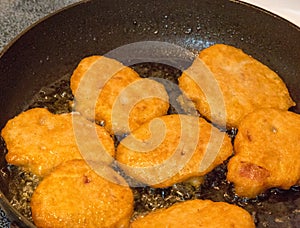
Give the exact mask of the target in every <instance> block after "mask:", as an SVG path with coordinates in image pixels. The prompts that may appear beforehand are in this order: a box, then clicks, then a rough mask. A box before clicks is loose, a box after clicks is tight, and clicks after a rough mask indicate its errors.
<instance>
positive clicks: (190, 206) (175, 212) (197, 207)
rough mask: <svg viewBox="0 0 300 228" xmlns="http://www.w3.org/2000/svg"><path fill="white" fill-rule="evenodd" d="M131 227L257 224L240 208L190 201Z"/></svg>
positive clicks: (148, 217)
mask: <svg viewBox="0 0 300 228" xmlns="http://www.w3.org/2000/svg"><path fill="white" fill-rule="evenodd" d="M130 227H132V228H137V227H143V228H144V227H155V228H157V227H205V228H215V227H222V228H223V227H224V228H225V227H226V228H227V227H228V228H229V227H230V228H232V227H237V228H240V227H243V228H250V227H251V228H254V227H255V224H254V222H253V219H252V217H251V215H250V214H249V213H248V212H247V211H245V210H244V209H242V208H240V207H238V206H235V205H231V204H228V203H224V202H213V201H210V200H189V201H185V202H181V203H177V204H174V205H173V206H171V207H169V208H167V209H160V210H157V211H154V212H151V213H149V214H148V215H146V216H145V217H140V218H138V219H136V220H135V221H133V222H132V223H131V226H130Z"/></svg>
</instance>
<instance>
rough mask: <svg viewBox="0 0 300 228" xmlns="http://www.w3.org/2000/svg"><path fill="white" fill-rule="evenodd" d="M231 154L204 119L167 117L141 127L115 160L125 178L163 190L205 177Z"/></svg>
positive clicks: (222, 137)
mask: <svg viewBox="0 0 300 228" xmlns="http://www.w3.org/2000/svg"><path fill="white" fill-rule="evenodd" d="M160 123H161V124H160ZM139 140H140V143H136V142H137V141H139ZM231 154H232V145H231V141H230V138H229V137H228V136H227V135H226V134H225V133H224V132H220V131H219V130H218V129H216V128H215V127H213V126H212V125H211V124H209V123H208V122H206V121H205V120H204V119H202V118H198V117H192V116H187V115H167V116H163V117H157V118H155V119H154V120H153V121H151V122H148V123H146V124H144V125H142V126H141V127H140V128H138V129H137V130H136V131H134V132H133V133H132V135H129V136H128V137H126V138H125V139H124V140H122V141H121V143H120V144H119V146H118V148H117V154H116V159H117V160H118V162H120V164H121V167H122V168H123V169H124V170H125V172H127V174H128V175H129V176H132V177H133V178H135V179H137V180H138V181H141V182H144V183H146V184H148V185H151V186H153V187H158V188H164V187H168V186H171V185H173V184H175V183H178V182H182V181H185V180H188V179H189V178H191V177H195V176H203V175H205V174H206V173H208V172H210V171H211V170H212V169H213V168H214V167H216V166H217V165H219V164H221V163H222V162H223V161H225V160H226V159H227V158H228V157H229V156H230V155H231ZM209 157H210V158H209ZM132 167H134V168H137V170H132V169H131V168H132ZM147 167H149V168H150V169H149V170H148V168H147ZM139 168H140V169H139Z"/></svg>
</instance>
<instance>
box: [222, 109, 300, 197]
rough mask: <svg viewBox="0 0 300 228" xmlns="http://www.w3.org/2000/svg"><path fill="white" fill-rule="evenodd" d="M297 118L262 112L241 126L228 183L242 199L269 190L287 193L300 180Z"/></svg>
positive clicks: (287, 114) (229, 166) (286, 112)
mask: <svg viewBox="0 0 300 228" xmlns="http://www.w3.org/2000/svg"><path fill="white" fill-rule="evenodd" d="M299 126H300V115H298V114H295V113H292V112H288V111H281V110H277V109H261V110H257V111H255V112H253V113H251V114H249V115H247V116H246V117H245V118H244V120H243V121H242V122H241V124H240V127H239V130H238V134H237V136H236V138H235V141H234V150H235V155H234V156H233V157H232V158H231V160H230V161H229V164H228V174H227V179H228V180H229V181H231V182H233V183H234V185H235V191H236V193H237V194H238V195H240V196H244V197H251V198H252V197H255V196H256V195H258V194H260V193H262V192H264V191H265V190H266V189H268V188H272V187H278V188H283V189H289V188H290V187H291V186H292V185H295V184H296V183H297V181H298V180H299V179H300V160H299V158H300V127H299Z"/></svg>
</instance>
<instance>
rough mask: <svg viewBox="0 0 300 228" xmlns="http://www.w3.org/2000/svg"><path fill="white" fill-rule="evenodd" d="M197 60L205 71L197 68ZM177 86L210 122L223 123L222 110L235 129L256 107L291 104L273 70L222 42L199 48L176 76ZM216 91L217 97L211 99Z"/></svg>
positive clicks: (227, 122) (278, 107) (284, 108)
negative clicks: (187, 65)
mask: <svg viewBox="0 0 300 228" xmlns="http://www.w3.org/2000/svg"><path fill="white" fill-rule="evenodd" d="M201 63H204V64H205V66H206V68H208V70H207V69H197V67H198V68H200V67H199V66H201ZM179 86H180V88H181V89H182V90H183V92H184V93H185V95H187V97H188V98H190V99H191V100H192V101H193V102H194V103H195V105H196V108H197V110H198V111H199V112H200V113H201V114H202V115H203V116H204V117H206V118H207V119H209V120H211V121H212V122H214V123H216V124H218V125H221V126H224V125H225V123H224V122H222V117H223V115H221V114H225V113H226V118H225V119H226V126H227V127H228V128H231V127H235V128H238V126H239V124H240V122H241V120H242V119H243V117H244V116H245V115H247V114H248V113H251V112H252V111H254V110H256V109H259V108H277V109H281V110H288V108H290V107H291V106H294V105H295V103H294V102H293V100H292V99H291V97H290V95H289V92H288V90H287V88H286V85H285V84H284V82H283V81H282V80H281V78H280V77H279V76H278V75H277V74H276V73H275V72H274V71H272V70H271V69H270V68H268V67H267V66H265V65H263V64H262V63H260V62H259V61H257V60H256V59H254V58H252V57H251V56H249V55H247V54H245V53H244V52H243V51H242V50H240V49H238V48H235V47H232V46H228V45H224V44H216V45H213V46H211V47H209V48H207V49H204V50H203V51H201V52H200V54H199V57H198V58H196V59H195V61H194V63H193V64H192V66H191V67H190V68H188V69H187V70H186V71H185V72H184V73H183V74H182V76H181V77H180V78H179ZM200 88H201V89H200ZM218 94H220V96H218V98H217V99H219V100H218V101H215V100H214V99H215V97H216V95H218ZM215 102H216V103H215ZM212 112H214V113H212Z"/></svg>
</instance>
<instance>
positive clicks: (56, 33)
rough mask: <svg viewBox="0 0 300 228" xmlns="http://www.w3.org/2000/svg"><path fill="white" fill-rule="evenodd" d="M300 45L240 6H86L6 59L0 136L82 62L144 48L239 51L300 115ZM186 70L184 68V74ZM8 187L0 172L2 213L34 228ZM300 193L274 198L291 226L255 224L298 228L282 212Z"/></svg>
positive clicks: (213, 2)
mask: <svg viewBox="0 0 300 228" xmlns="http://www.w3.org/2000/svg"><path fill="white" fill-rule="evenodd" d="M299 40H300V29H299V28H298V27H296V26H295V25H293V24H291V23H289V22H288V21H286V20H284V19H282V18H280V17H278V16H276V15H273V14H271V13H268V12H266V11H264V10H262V9H259V8H256V7H253V6H251V5H248V4H245V3H241V2H237V1H229V0H201V1H196V0H194V1H191V0H188V1H186V0H175V1H144V0H115V1H108V0H90V1H83V2H81V3H79V4H75V5H73V6H71V7H68V8H66V9H64V10H62V11H59V12H57V13H55V14H53V15H51V16H49V17H47V18H46V19H44V20H42V21H40V22H39V23H37V24H36V25H34V26H33V27H31V28H29V29H28V30H27V31H25V32H24V33H23V34H21V35H20V36H19V37H18V39H16V40H15V41H14V42H13V43H12V44H10V45H9V46H8V47H7V48H6V49H5V51H4V52H3V53H1V56H0V86H1V90H0V91H1V92H0V107H1V113H0V129H1V128H2V127H3V126H4V125H5V123H6V122H7V121H8V120H9V119H10V118H12V117H14V116H15V115H17V114H18V113H20V112H21V111H22V110H24V109H26V108H28V105H29V103H30V102H31V101H32V98H33V97H34V96H35V95H36V94H37V93H38V92H39V91H40V89H41V88H43V87H45V86H48V85H50V84H53V82H55V81H57V80H59V79H61V78H62V77H64V76H66V75H70V73H71V72H72V71H73V69H74V68H75V67H76V65H77V64H78V62H79V61H80V60H81V59H82V58H84V57H86V56H89V55H93V54H99V55H103V54H105V53H107V52H108V51H111V50H113V49H116V48H118V47H120V46H123V45H126V44H132V43H134V42H139V41H162V42H168V43H172V44H176V45H179V46H181V47H183V48H186V49H187V50H190V51H191V52H193V53H196V52H198V51H200V50H201V49H203V48H206V47H208V46H210V45H212V44H214V43H225V44H229V45H233V46H235V47H238V48H241V49H243V50H244V51H245V52H246V53H248V54H250V55H252V56H253V57H255V58H257V59H258V60H260V61H261V62H263V63H264V64H266V65H267V66H269V67H270V68H271V69H273V70H274V71H276V72H277V73H278V74H279V75H280V76H281V77H282V78H283V80H284V81H285V83H286V84H287V87H288V88H289V91H290V93H291V96H292V97H293V99H294V100H295V101H296V102H297V106H296V107H295V108H293V109H292V111H295V112H297V113H300V89H299V87H300V67H299V66H300V58H299V53H300V42H299ZM190 61H192V60H190ZM188 65H189V62H188V61H187V62H185V63H184V64H183V68H184V67H187V66H188ZM0 153H1V154H0V165H1V167H2V169H1V170H2V171H3V170H5V168H6V166H7V164H6V162H5V157H4V155H5V148H4V146H3V145H2V146H1V151H0ZM295 159H299V158H295ZM287 175H288V174H287ZM10 180H11V179H10V178H8V177H7V175H6V174H4V172H2V176H1V186H0V188H1V189H0V190H1V192H2V193H1V194H0V196H1V197H0V203H1V206H2V208H3V209H4V212H5V213H6V214H7V215H8V217H9V219H10V220H11V221H12V222H13V224H15V225H18V226H20V227H28V226H32V224H31V223H30V222H28V221H27V220H26V219H25V218H24V217H22V215H21V214H20V213H18V212H17V211H16V210H15V209H13V208H12V207H11V206H10V205H9V203H8V201H7V198H9V196H8V195H9V182H10ZM299 191H300V190H299V188H298V187H297V186H296V187H294V188H293V189H292V190H291V191H289V192H281V191H273V192H272V193H270V194H273V195H274V196H273V198H272V197H271V200H274V203H273V204H274V207H276V206H277V207H280V206H282V207H283V208H284V209H283V212H281V213H282V215H283V216H284V217H286V218H287V217H288V219H286V220H284V222H281V220H280V218H277V221H268V222H265V223H263V222H261V221H257V226H258V227H266V226H267V227H274V226H276V227H296V226H297V224H299V221H300V214H299V209H298V212H297V213H296V212H295V209H294V208H292V207H291V208H289V207H286V206H283V205H285V204H284V203H290V204H291V205H292V204H293V205H296V207H298V208H299V205H300V197H299V195H300V194H299ZM276 195H279V197H277V198H276ZM275 198H276V200H275ZM275 201H276V202H275ZM239 203H241V202H240V201H239ZM270 204H272V202H271V203H270ZM270 213H273V212H270ZM273 220H275V218H274V219H273Z"/></svg>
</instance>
